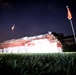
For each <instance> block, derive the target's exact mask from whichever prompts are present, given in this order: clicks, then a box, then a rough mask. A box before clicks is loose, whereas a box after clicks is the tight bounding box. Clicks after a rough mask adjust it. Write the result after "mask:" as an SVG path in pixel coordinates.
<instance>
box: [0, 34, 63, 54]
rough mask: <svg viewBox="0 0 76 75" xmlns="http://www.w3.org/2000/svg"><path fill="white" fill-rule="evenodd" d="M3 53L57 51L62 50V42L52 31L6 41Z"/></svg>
mask: <svg viewBox="0 0 76 75" xmlns="http://www.w3.org/2000/svg"><path fill="white" fill-rule="evenodd" d="M2 48H3V49H0V52H3V53H56V52H62V46H61V43H60V42H59V41H58V39H56V38H55V36H53V35H51V33H49V34H47V35H39V36H33V37H24V38H22V39H17V40H11V41H5V43H2Z"/></svg>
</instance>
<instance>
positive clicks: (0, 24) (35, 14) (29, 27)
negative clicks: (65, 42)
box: [0, 0, 76, 41]
mask: <svg viewBox="0 0 76 75" xmlns="http://www.w3.org/2000/svg"><path fill="white" fill-rule="evenodd" d="M67 5H68V6H69V9H70V11H71V13H72V17H73V18H72V22H73V26H74V29H75V32H76V0H0V41H4V40H10V39H12V38H21V37H25V36H34V35H40V34H45V33H47V32H48V31H51V32H56V33H63V34H64V36H68V35H72V34H73V32H72V28H71V25H70V21H69V20H68V18H67V9H66V6H67ZM13 24H15V29H14V32H13V36H12V30H11V27H12V26H13Z"/></svg>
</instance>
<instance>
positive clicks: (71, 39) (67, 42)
mask: <svg viewBox="0 0 76 75" xmlns="http://www.w3.org/2000/svg"><path fill="white" fill-rule="evenodd" d="M63 44H64V45H69V46H70V45H74V44H75V40H74V36H72V35H71V36H66V37H64V38H63Z"/></svg>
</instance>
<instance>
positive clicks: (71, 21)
mask: <svg viewBox="0 0 76 75" xmlns="http://www.w3.org/2000/svg"><path fill="white" fill-rule="evenodd" d="M70 23H71V27H72V31H73V35H74V39H75V44H76V37H75V31H74V27H73V22H72V19H70Z"/></svg>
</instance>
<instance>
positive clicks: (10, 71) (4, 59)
mask: <svg viewBox="0 0 76 75" xmlns="http://www.w3.org/2000/svg"><path fill="white" fill-rule="evenodd" d="M44 74H45V75H47V74H48V75H76V52H63V53H49V54H46V53H43V54H42V53H41V54H32V53H31V54H0V75H44Z"/></svg>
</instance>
